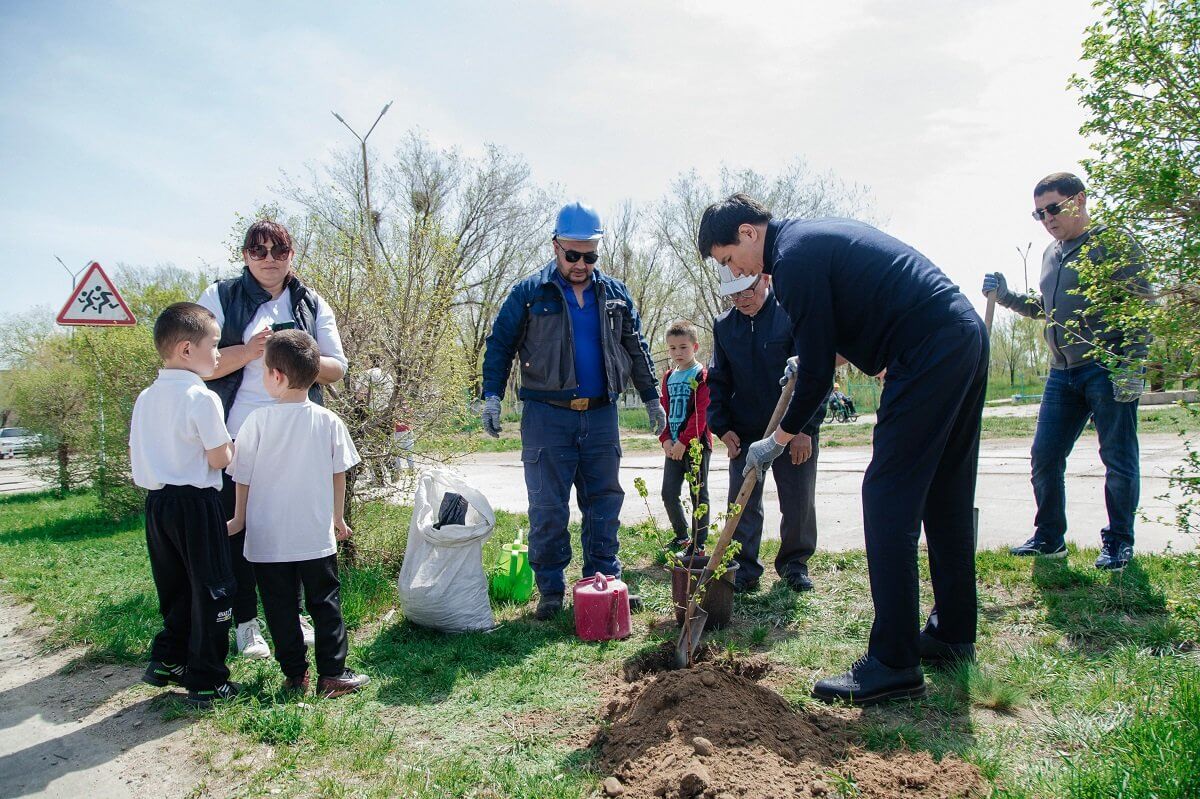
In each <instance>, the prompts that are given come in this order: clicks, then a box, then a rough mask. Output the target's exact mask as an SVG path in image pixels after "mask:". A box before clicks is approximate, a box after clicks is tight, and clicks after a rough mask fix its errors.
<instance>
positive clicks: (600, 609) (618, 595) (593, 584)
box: [571, 572, 631, 641]
mask: <svg viewBox="0 0 1200 799" xmlns="http://www.w3.org/2000/svg"><path fill="white" fill-rule="evenodd" d="M571 596H572V597H573V599H574V605H575V634H576V635H577V636H579V637H580V638H582V639H583V640H584V641H611V640H613V639H614V638H628V637H629V633H630V629H631V627H630V623H629V588H628V586H626V585H625V583H624V582H622V581H621V580H619V579H617V578H616V577H612V576H605V575H603V574H600V573H599V572H596V575H595V576H594V577H587V578H585V579H583V580H580V581H579V582H577V583H575V587H574V588H573V589H571Z"/></svg>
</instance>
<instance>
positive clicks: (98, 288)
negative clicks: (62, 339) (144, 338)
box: [56, 261, 137, 325]
mask: <svg viewBox="0 0 1200 799" xmlns="http://www.w3.org/2000/svg"><path fill="white" fill-rule="evenodd" d="M56 321H57V322H58V323H59V324H60V325H134V324H137V319H135V318H134V317H133V312H132V311H130V310H129V306H128V305H126V304H125V300H123V299H121V294H120V292H118V291H117V287H116V286H114V285H113V282H112V281H111V280H109V279H108V275H106V274H104V269H102V268H101V266H100V264H98V263H96V262H95V261H92V262H91V263H90V264H88V268H87V270H86V271H85V272H84V273H83V277H82V278H81V279H80V280H79V282H78V283H76V284H75V288H74V289H73V290H72V291H71V297H70V299H68V300H67V303H66V305H64V306H63V308H62V310H61V311H59V312H58V317H57V320H56Z"/></svg>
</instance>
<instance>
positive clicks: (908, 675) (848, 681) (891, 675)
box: [812, 655, 925, 707]
mask: <svg viewBox="0 0 1200 799" xmlns="http://www.w3.org/2000/svg"><path fill="white" fill-rule="evenodd" d="M812 695H813V698H814V699H820V700H821V701H822V702H828V703H830V704H832V703H834V702H845V703H846V704H848V705H855V706H856V707H866V706H867V705H875V704H878V703H880V702H889V701H891V700H893V699H916V698H918V697H922V696H924V695H925V673H924V672H923V671H921V667H920V666H911V667H909V668H906V669H893V668H891V667H890V666H885V665H884V664H883V663H880V662H879V661H878V660H877V659H875V657H874V656H872V655H863V656H862V657H860V658H859V659H858V660H856V661H854V665H853V666H851V667H850V671H848V672H846V673H845V674H838V675H836V676H833V677H826V678H825V679H823V680H818V681H817V684H816V685H814V686H813V690H812Z"/></svg>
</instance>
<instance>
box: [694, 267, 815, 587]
mask: <svg viewBox="0 0 1200 799" xmlns="http://www.w3.org/2000/svg"><path fill="white" fill-rule="evenodd" d="M720 272H721V289H720V291H721V295H722V296H724V297H727V298H728V299H729V300H730V302H732V303H733V307H732V308H730V309H729V310H728V311H725V312H724V313H723V314H721V315H720V316H718V317H717V318H716V320H715V321H714V322H713V355H712V368H711V370H710V371H709V384H710V386H711V387H712V388H711V402H710V404H709V406H708V423H709V425H710V426H711V427H712V429H713V432H714V433H715V434H716V435H717V436H718V437H719V438H720V439H721V441H722V442H724V444H725V452H726V454H727V455H728V456H729V501H730V502H732V501H733V500H734V498H736V497H737V495H738V492H739V491H741V490H742V482H743V480H744V479H745V478H744V476H743V472H744V470H745V467H746V447H748V446H749V445H750V444H751V443H753V442H755V441H758V440H759V439H760V438H762V437H763V435H764V434H765V433H766V431H767V424H768V423H769V422H770V421H771V414H772V413H774V411H775V406H776V405H777V404H778V402H779V376H780V375H781V374H783V370H784V368H785V367H786V366H787V360H788V356H789V355H791V353H792V352H793V341H792V328H793V325H792V320H791V319H789V318H788V315H787V312H786V311H784V310H783V308H781V307H779V302H778V301H777V300H776V299H775V295H774V294H773V293H772V292H771V276H770V275H746V276H744V277H737V276H735V275H734V274H733V272H731V271H729V269H727V268H725V267H722V268H721V270H720ZM824 419H825V408H824V407H823V406H822V407H821V408H819V409H818V410H817V412H816V413H815V414H814V415H813V418H811V419H809V420H808V421H807V422H806V423H805V424H804V425H803V426H802V427H801V428H800V432H799V433H798V434H797V435H796V437H795V438H793V439H792V440H791V442H790V443H789V444H788V455H787V457H785V458H777V459H776V460H775V461H774V462H772V463H771V474H772V475H774V478H775V488H776V493H777V494H778V495H779V511H780V515H781V517H782V518H781V519H780V523H779V553H778V554H777V555H776V556H775V573H776V574H778V575H779V577H780V578H781V579H782V580H783V581H784V583H786V584H787V586H788V588H790V589H792V590H793V591H811V590H812V588H813V584H812V579H811V578H810V577H809V574H808V560H809V558H811V557H812V555H813V552H815V551H816V549H817V507H816V489H817V456H818V455H819V453H820V428H821V422H822V421H824ZM764 482H765V481H764V480H759V481H758V484H757V485H755V486H754V491H753V492H751V494H750V499H749V501H748V502H747V503H746V505H745V507H744V508H743V509H742V518H741V519H739V520H738V526H737V530H736V531H735V532H734V534H733V537H734V540H735V541H738V542H739V543H740V544H741V550H740V551H739V552H738V553H737V555H735V556H734V558H735V559H736V560H737V562H738V570H737V572H736V573H735V574H734V590H736V591H738V592H743V593H744V592H748V591H756V590H758V585H759V580H760V579H761V578H762V574H763V565H762V563H761V562H759V560H758V552H759V547H760V546H761V545H762V535H763V522H764V514H763V491H764Z"/></svg>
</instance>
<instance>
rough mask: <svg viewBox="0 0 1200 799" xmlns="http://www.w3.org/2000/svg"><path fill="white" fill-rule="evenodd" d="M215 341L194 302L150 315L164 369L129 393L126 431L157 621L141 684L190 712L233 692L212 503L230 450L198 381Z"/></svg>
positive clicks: (222, 565) (228, 593) (225, 591)
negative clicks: (176, 697) (172, 687)
mask: <svg viewBox="0 0 1200 799" xmlns="http://www.w3.org/2000/svg"><path fill="white" fill-rule="evenodd" d="M220 336H221V328H220V327H219V326H218V325H217V320H216V318H215V317H214V316H213V315H212V313H211V312H210V311H208V310H207V309H206V308H204V307H202V306H200V305H196V304H195V303H191V302H179V303H175V304H174V305H172V306H170V307H169V308H167V309H166V310H165V311H163V312H162V314H161V315H159V317H158V320H157V321H156V322H155V323H154V346H155V348H156V349H157V350H158V354H159V355H160V356H162V359H163V368H162V369H161V370H160V371H159V373H158V379H156V380H155V381H154V383H152V384H151V385H150V387H149V388H147V389H146V390H145V391H143V392H142V393H141V394H139V395H138V398H137V402H136V403H134V406H133V420H132V423H131V425H130V430H129V455H130V462H131V464H132V466H133V480H134V482H135V483H137V484H138V485H139V486H141V487H142V488H145V489H147V490H148V491H149V494H148V495H147V496H146V548H147V549H148V550H149V553H150V570H151V572H152V573H153V575H154V587H155V588H156V589H157V591H158V607H159V612H160V613H162V617H163V628H162V630H161V631H160V632H159V633H158V634H157V635H156V636H154V643H153V644H152V645H151V648H150V665H149V666H148V667H147V668H146V673H145V675H144V676H143V677H142V679H143V681H145V682H147V683H149V684H150V685H156V686H159V687H165V686H166V685H168V684H169V683H175V684H177V685H182V686H184V687H186V688H187V689H188V695H187V701H188V703H189V704H192V705H196V706H199V707H207V706H208V705H210V704H212V702H213V701H214V700H217V699H229V698H231V697H233V696H236V695H237V692H238V685H237V683H232V682H229V669H227V668H226V667H225V656H226V654H228V652H229V621H230V619H231V618H232V616H233V610H232V597H233V594H234V590H235V583H234V578H233V569H232V567H231V565H230V562H229V550H228V547H227V546H226V544H225V536H226V535H227V534H228V533H227V527H226V525H225V520H224V515H225V514H224V513H223V512H222V510H221V496H220V489H221V469H223V468H224V467H225V466H227V465H228V464H229V462H230V459H231V458H232V455H233V449H232V446H231V445H230V437H229V431H227V430H226V429H225V416H224V413H223V411H222V408H221V400H220V399H218V398H217V395H216V394H214V393H213V392H212V391H210V390H209V389H208V388H207V387H206V386H205V385H204V380H203V378H206V377H208V376H210V375H211V374H212V373H213V371H214V370H215V369H216V368H217V362H218V361H219V360H220V357H221V356H220V353H219V352H218V351H217V341H218V340H219V339H220Z"/></svg>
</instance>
